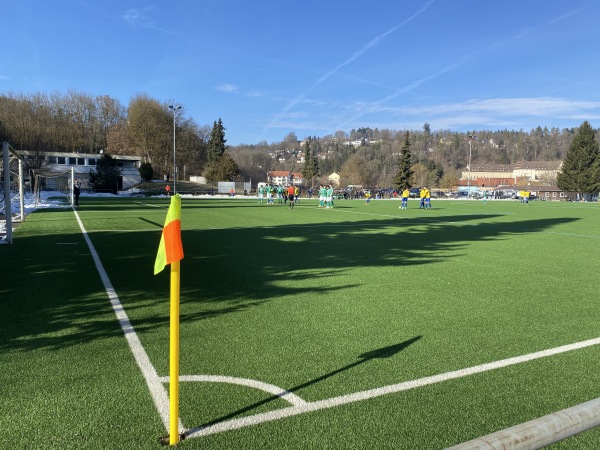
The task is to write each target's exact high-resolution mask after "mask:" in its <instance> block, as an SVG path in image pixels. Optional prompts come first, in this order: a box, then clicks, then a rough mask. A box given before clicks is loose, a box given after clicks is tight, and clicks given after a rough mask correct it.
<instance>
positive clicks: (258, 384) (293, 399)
mask: <svg viewBox="0 0 600 450" xmlns="http://www.w3.org/2000/svg"><path fill="white" fill-rule="evenodd" d="M160 381H161V382H163V383H168V382H169V377H161V378H160ZM179 381H196V382H198V381H200V382H210V383H229V384H238V385H240V386H248V387H251V388H254V389H259V390H261V391H264V392H268V393H269V394H273V395H276V396H277V397H281V399H283V400H286V401H288V402H289V403H291V404H292V405H297V406H298V405H304V404H306V401H305V400H303V399H301V398H300V397H298V396H297V395H296V394H294V393H293V392H290V391H286V390H285V389H282V388H280V387H279V386H275V385H274V384H269V383H264V382H262V381H258V380H251V379H249V378H238V377H224V376H220V375H180V376H179Z"/></svg>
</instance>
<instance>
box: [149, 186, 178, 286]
mask: <svg viewBox="0 0 600 450" xmlns="http://www.w3.org/2000/svg"><path fill="white" fill-rule="evenodd" d="M182 259H183V246H182V244H181V196H179V195H174V196H173V197H171V204H170V205H169V211H168V212H167V218H166V220H165V227H164V228H163V232H162V235H161V237H160V244H159V246H158V253H157V254H156V261H155V262H154V275H156V274H157V273H159V272H161V271H162V270H163V269H164V268H165V266H166V265H167V264H171V263H172V262H175V261H180V260H182Z"/></svg>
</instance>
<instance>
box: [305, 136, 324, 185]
mask: <svg viewBox="0 0 600 450" xmlns="http://www.w3.org/2000/svg"><path fill="white" fill-rule="evenodd" d="M310 143H311V138H308V139H307V140H306V145H305V147H304V153H305V156H304V168H303V169H302V177H303V178H304V179H305V180H306V181H309V180H310V185H311V187H312V186H313V180H314V178H315V177H318V176H319V175H320V173H319V161H318V160H317V156H316V155H314V154H313V152H312V150H311V148H310Z"/></svg>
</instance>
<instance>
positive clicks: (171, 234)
mask: <svg viewBox="0 0 600 450" xmlns="http://www.w3.org/2000/svg"><path fill="white" fill-rule="evenodd" d="M182 259H183V246H182V244H181V196H180V195H174V196H173V197H171V204H170V205H169V211H168V212H167V218H166V220H165V227H164V228H163V232H162V235H161V237H160V244H159V246H158V253H157V255H156V261H155V262H154V275H156V274H157V273H159V272H161V271H162V270H163V269H164V268H165V266H166V265H167V264H171V289H170V291H171V296H170V299H171V302H170V307H169V325H170V331H169V381H170V382H169V444H170V445H175V444H177V443H178V442H179V441H180V438H181V436H180V434H179V423H178V422H179V294H180V265H179V261H180V260H182Z"/></svg>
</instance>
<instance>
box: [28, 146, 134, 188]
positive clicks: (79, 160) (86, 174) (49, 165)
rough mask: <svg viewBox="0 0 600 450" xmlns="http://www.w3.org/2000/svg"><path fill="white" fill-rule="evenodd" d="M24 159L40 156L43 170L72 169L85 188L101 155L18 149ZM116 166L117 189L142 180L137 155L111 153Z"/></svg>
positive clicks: (59, 171)
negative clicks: (117, 172)
mask: <svg viewBox="0 0 600 450" xmlns="http://www.w3.org/2000/svg"><path fill="white" fill-rule="evenodd" d="M20 153H21V154H22V155H23V158H24V159H25V161H27V159H37V158H39V157H40V156H42V157H43V158H44V161H45V167H44V170H45V171H49V172H55V173H62V172H67V171H70V170H71V167H73V169H74V173H75V178H79V179H80V180H81V184H82V188H84V189H87V188H88V187H89V186H88V183H89V179H90V172H91V171H92V170H96V163H97V162H98V160H99V159H100V158H101V157H102V155H101V154H98V153H64V152H43V153H41V154H40V153H37V152H31V151H20ZM111 156H112V157H113V158H114V159H115V161H116V163H117V167H118V168H119V169H121V179H120V180H119V189H129V188H130V187H132V186H134V185H136V184H139V183H140V182H141V181H142V177H141V176H140V165H141V162H142V160H141V158H140V157H139V156H126V155H111Z"/></svg>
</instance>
